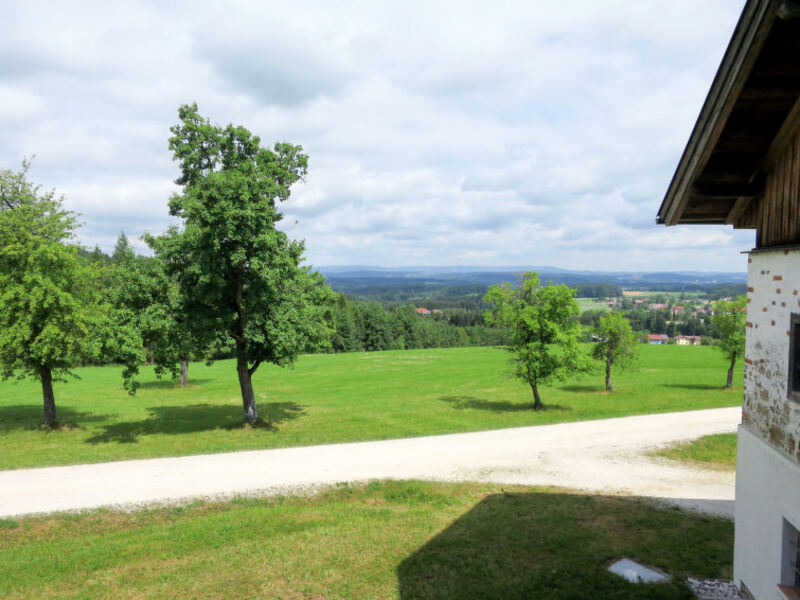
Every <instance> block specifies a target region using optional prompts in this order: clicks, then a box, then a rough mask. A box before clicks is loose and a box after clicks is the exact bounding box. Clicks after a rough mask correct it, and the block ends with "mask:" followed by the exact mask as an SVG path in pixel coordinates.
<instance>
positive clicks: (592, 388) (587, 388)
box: [559, 384, 606, 394]
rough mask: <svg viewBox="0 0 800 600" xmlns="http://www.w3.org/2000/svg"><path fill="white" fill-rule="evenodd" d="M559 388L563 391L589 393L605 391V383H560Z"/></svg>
mask: <svg viewBox="0 0 800 600" xmlns="http://www.w3.org/2000/svg"><path fill="white" fill-rule="evenodd" d="M559 389H561V390H563V391H565V392H580V393H584V394H585V393H589V392H605V391H606V386H605V385H602V384H601V385H562V386H561V387H560V388H559Z"/></svg>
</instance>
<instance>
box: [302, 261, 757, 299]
mask: <svg viewBox="0 0 800 600" xmlns="http://www.w3.org/2000/svg"><path fill="white" fill-rule="evenodd" d="M318 270H319V271H320V272H321V273H322V274H323V275H324V276H325V278H326V279H327V280H328V282H329V283H330V284H331V286H332V287H333V288H334V289H337V290H338V291H343V292H351V291H354V290H358V289H363V288H367V287H372V286H379V287H382V288H387V287H408V286H414V287H416V286H442V285H447V286H474V285H480V286H489V285H492V284H494V283H502V282H503V281H511V282H514V281H517V280H518V279H519V275H520V274H521V273H523V272H525V271H536V272H537V273H539V276H540V277H541V278H542V279H543V280H546V279H550V280H552V281H553V282H554V283H565V284H567V285H578V284H582V283H610V284H614V285H618V286H620V287H622V288H627V289H648V290H651V289H652V290H675V289H685V290H692V289H704V288H707V287H708V286H711V285H729V284H745V283H747V274H746V273H744V272H742V273H709V272H700V271H680V272H645V271H573V270H570V269H560V268H558V267H550V266H538V267H536V266H534V267H529V266H525V267H522V266H500V267H474V266H457V267H372V266H361V265H347V266H330V267H318Z"/></svg>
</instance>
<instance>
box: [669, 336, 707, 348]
mask: <svg viewBox="0 0 800 600" xmlns="http://www.w3.org/2000/svg"><path fill="white" fill-rule="evenodd" d="M701 341H702V340H701V338H700V336H699V335H676V336H675V343H676V344H678V346H699V345H700V344H701Z"/></svg>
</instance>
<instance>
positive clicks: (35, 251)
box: [0, 164, 95, 427]
mask: <svg viewBox="0 0 800 600" xmlns="http://www.w3.org/2000/svg"><path fill="white" fill-rule="evenodd" d="M26 169H27V164H23V170H22V171H21V172H18V173H13V172H11V171H7V170H3V171H0V189H1V190H2V206H0V366H1V367H2V371H0V375H2V377H3V378H4V379H6V378H11V377H14V376H16V377H25V376H29V377H32V378H34V379H38V380H39V381H40V382H41V384H42V396H43V400H44V424H45V425H47V426H49V427H52V426H54V425H55V424H56V404H55V396H54V394H53V381H54V380H57V379H58V378H59V377H60V376H63V375H65V374H68V373H69V369H70V367H73V366H75V365H76V364H78V363H79V362H80V361H81V360H82V359H84V358H85V357H87V356H89V355H90V354H91V347H92V341H91V338H90V336H89V330H90V319H91V318H92V317H93V316H94V315H95V311H93V309H92V306H91V305H92V298H91V297H90V295H89V294H90V293H91V290H92V287H93V286H92V285H91V279H90V275H91V274H90V273H89V271H88V269H86V268H84V266H83V265H82V263H81V261H80V260H79V259H78V256H77V247H76V246H74V245H71V244H69V243H68V242H69V241H70V240H71V238H72V237H73V234H74V231H75V229H76V226H77V225H76V216H75V214H73V213H71V212H69V211H67V210H64V208H63V206H62V201H61V198H59V197H57V196H56V195H55V193H54V192H52V191H51V192H46V193H42V192H40V190H39V188H38V187H37V186H35V185H33V184H31V183H30V182H29V181H28V180H27V178H26V177H25V171H26Z"/></svg>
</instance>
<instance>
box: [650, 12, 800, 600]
mask: <svg viewBox="0 0 800 600" xmlns="http://www.w3.org/2000/svg"><path fill="white" fill-rule="evenodd" d="M658 222H659V223H662V224H665V225H681V224H705V225H715V224H716V225H724V224H727V225H732V226H733V227H736V228H746V229H754V230H755V232H756V236H755V238H756V242H755V248H753V249H752V250H751V251H750V252H749V253H748V259H747V262H748V286H749V287H748V305H747V348H746V360H745V363H746V364H745V392H744V407H743V410H742V424H741V426H740V427H739V450H738V457H737V473H736V541H735V550H734V578H735V581H736V583H737V585H739V587H740V589H741V590H742V593H743V595H745V596H746V597H753V598H757V599H762V598H763V599H765V598H769V599H778V598H798V597H800V534H798V531H800V296H799V295H798V294H800V1H798V0H748V2H747V3H746V4H745V7H744V10H743V12H742V16H741V18H740V20H739V23H738V25H737V26H736V30H735V31H734V33H733V37H732V39H731V42H730V45H729V46H728V49H727V51H726V53H725V56H724V58H723V60H722V63H721V65H720V67H719V71H718V72H717V75H716V77H715V79H714V81H713V83H712V86H711V89H710V91H709V93H708V97H707V98H706V101H705V104H704V105H703V108H702V110H701V112H700V116H699V117H698V120H697V123H696V125H695V127H694V130H693V131H692V134H691V136H690V138H689V141H688V144H687V145H686V149H685V150H684V153H683V156H682V157H681V160H680V162H679V164H678V167H677V169H676V172H675V175H674V177H673V179H672V182H671V184H670V186H669V189H668V191H667V194H666V196H665V198H664V201H663V203H662V205H661V209H660V210H659V213H658Z"/></svg>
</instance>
